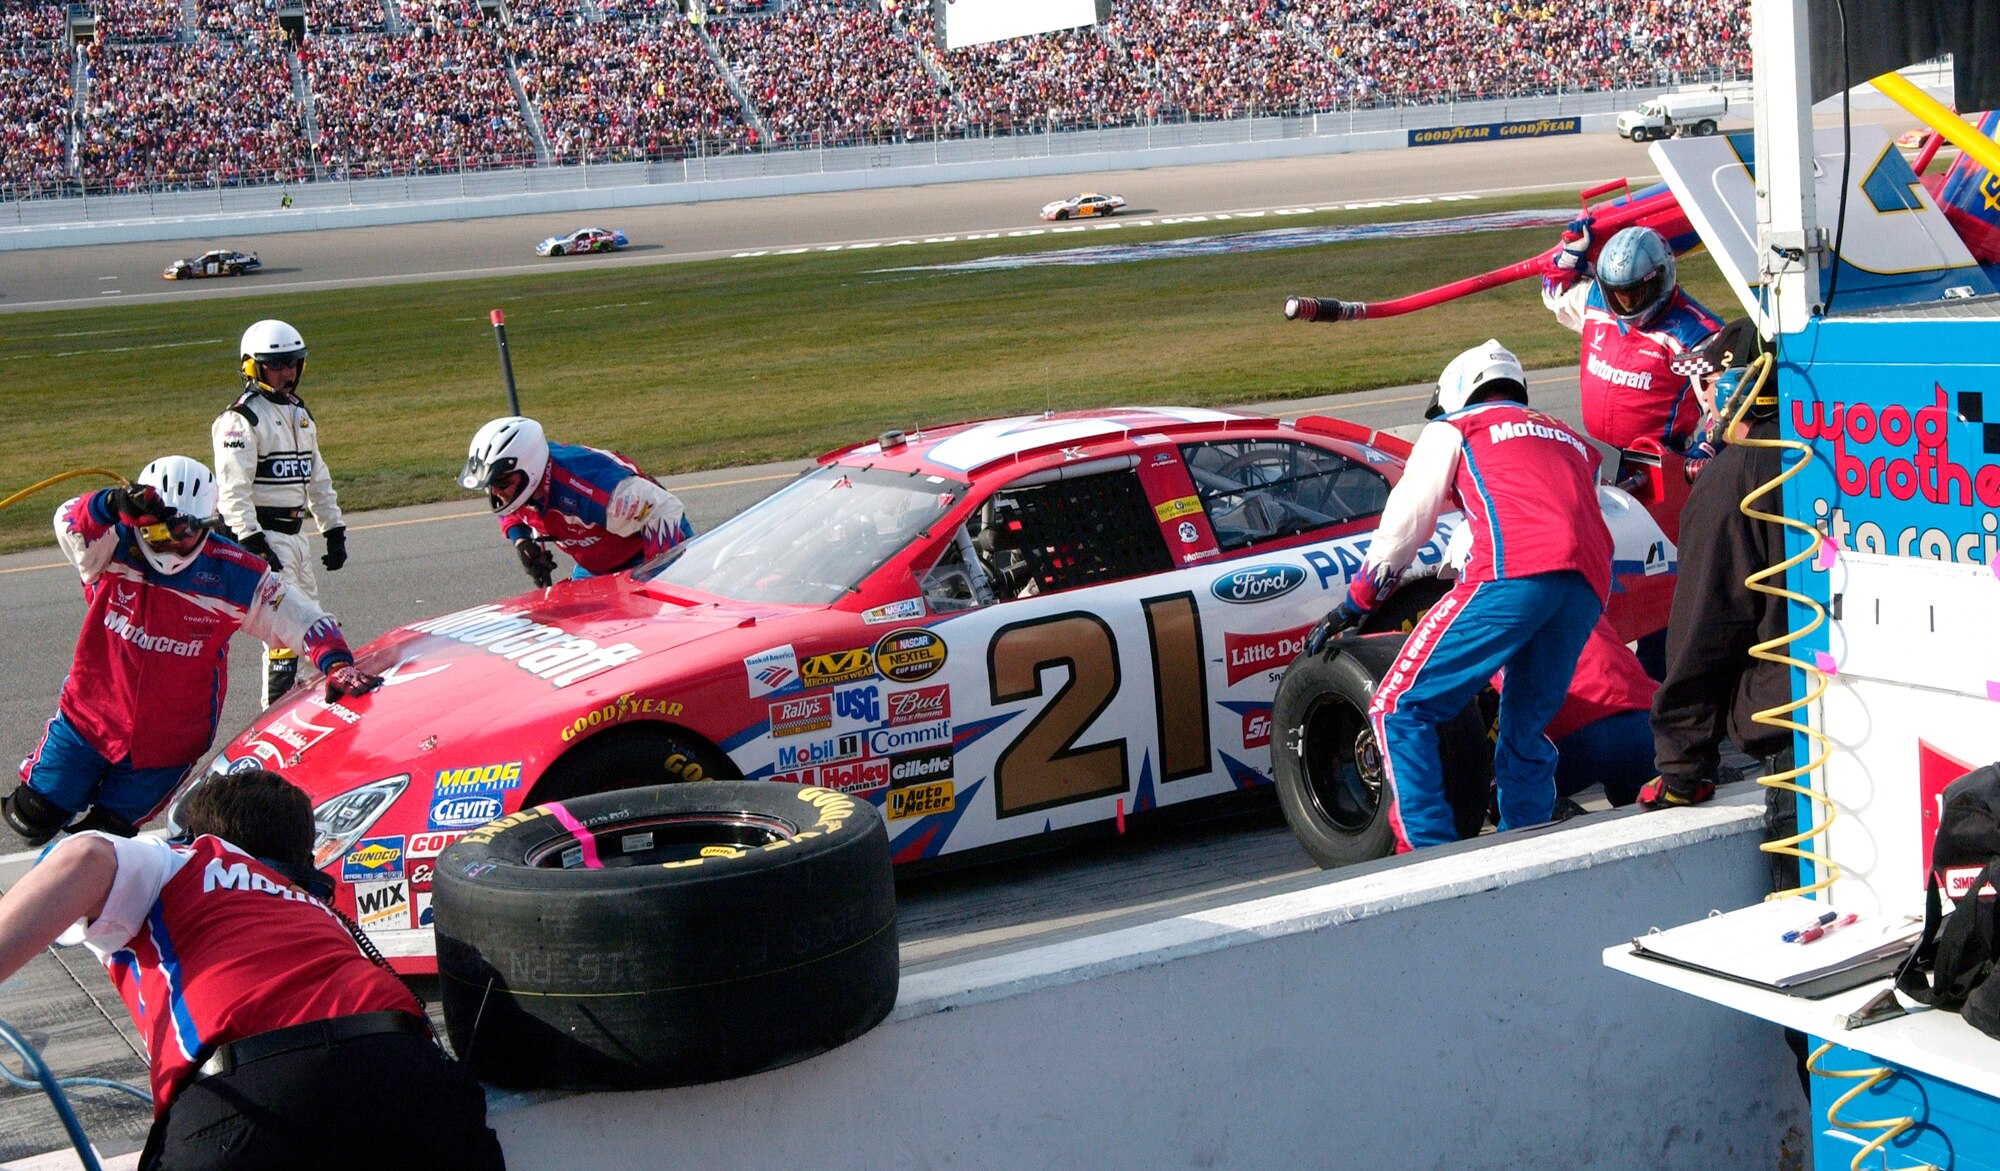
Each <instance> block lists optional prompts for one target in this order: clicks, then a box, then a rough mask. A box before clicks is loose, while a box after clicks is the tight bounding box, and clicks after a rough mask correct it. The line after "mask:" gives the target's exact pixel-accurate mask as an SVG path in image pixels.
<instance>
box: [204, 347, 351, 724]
mask: <svg viewBox="0 0 2000 1171" xmlns="http://www.w3.org/2000/svg"><path fill="white" fill-rule="evenodd" d="M240 350H241V352H242V362H243V391H242V393H241V394H239V395H238V396H237V399H236V401H235V402H233V403H231V404H230V405H229V409H228V410H226V411H223V412H222V414H220V415H218V416H216V419H215V424H214V426H213V427H211V428H210V437H211V439H212V440H213V442H214V446H215V476H216V482H217V485H218V486H219V487H220V489H221V492H222V519H223V522H224V523H225V524H227V525H228V526H229V531H230V532H231V533H233V534H235V536H236V540H237V542H238V543H240V544H241V545H242V546H243V547H244V548H245V549H248V550H250V551H251V552H252V553H255V554H257V555H258V556H259V557H262V558H263V559H264V560H265V561H267V562H269V563H270V565H271V569H272V571H273V572H275V573H277V574H278V575H279V576H280V577H282V578H284V579H285V581H286V582H287V583H288V584H289V585H291V586H292V588H293V589H294V590H295V591H297V592H298V593H300V594H302V595H303V596H304V597H305V598H306V599H308V600H310V601H315V602H316V601H317V600H318V598H319V589H318V583H317V582H316V581H315V580H314V578H313V571H312V563H311V561H310V560H309V558H310V557H311V549H310V548H309V547H308V546H307V544H306V539H305V537H304V536H302V535H301V530H302V529H304V527H305V517H306V513H307V512H311V513H312V518H313V523H314V524H315V525H317V526H318V528H319V531H320V535H321V536H322V537H324V538H325V539H326V552H325V553H324V554H323V555H322V556H321V557H320V563H321V564H322V565H324V566H325V567H326V568H327V569H328V570H329V571H332V570H337V569H339V568H340V567H341V566H343V565H345V564H347V526H346V523H345V522H344V521H342V520H341V517H340V504H339V502H338V501H337V500H336V499H335V497H334V492H333V477H332V476H331V475H330V474H329V473H328V472H327V467H326V459H325V457H323V456H321V455H320V451H319V430H318V428H317V427H315V426H314V425H313V417H312V412H311V411H309V410H307V409H306V404H305V401H304V400H303V399H301V398H299V393H298V391H299V383H300V381H301V380H303V379H304V377H305V365H306V340H305V338H303V337H301V336H300V335H299V331H298V330H296V329H293V328H292V327H291V326H289V325H287V324H285V323H284V322H282V321H259V322H257V323H256V324H254V325H252V326H251V327H250V328H249V329H246V330H244V331H243V343H242V345H241V347H240ZM298 670H299V660H298V656H297V655H295V654H293V653H292V651H291V648H289V647H287V646H284V645H283V644H282V643H270V644H268V645H267V646H266V647H265V650H264V706H266V707H269V706H270V705H271V704H272V703H274V702H276V700H277V698H278V697H279V696H281V695H283V694H284V693H285V692H287V691H289V690H291V686H292V681H293V680H294V679H296V678H297V677H298Z"/></svg>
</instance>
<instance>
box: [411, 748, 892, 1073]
mask: <svg viewBox="0 0 2000 1171" xmlns="http://www.w3.org/2000/svg"><path fill="white" fill-rule="evenodd" d="M432 911H433V914H434V916H435V921H436V924H437V951H438V977H439V981H440V991H441V995H442V999H443V1001H444V1015H445V1027H446V1030H447V1032H448V1033H449V1035H450V1037H451V1042H452V1046H453V1048H454V1049H456V1050H457V1052H458V1053H459V1055H460V1057H461V1058H462V1059H463V1060H464V1061H465V1062H466V1063H467V1064H468V1065H469V1066H470V1067H471V1069H472V1072H473V1073H474V1074H476V1075H477V1076H478V1077H480V1078H482V1079H484V1080H486V1081H490V1082H494V1083H497V1084H500V1085H506V1086H518V1087H549V1088H563V1089H599V1088H634V1087H643V1086H678V1085H690V1084H693V1083H696V1082H706V1081H716V1080H720V1079H722V1078H730V1077H738V1076H741V1075H743V1074H749V1073H756V1072H757V1071H759V1070H765V1069H772V1068H775V1067H777V1066H781V1065H788V1064H791V1063H792V1062H795V1061H800V1060H803V1059H805V1058H807V1057H811V1056H813V1055H814V1054H817V1053H822V1052H825V1051H826V1050H828V1049H831V1048H833V1047H835V1046H837V1045H840V1044H842V1043H844V1042H847V1041H850V1040H852V1039H854V1038H855V1037H858V1036H860V1035H861V1034H862V1033H864V1032H866V1031H868V1030H869V1029H870V1028H872V1027H873V1026H874V1025H876V1024H877V1023H879V1022H880V1021H881V1020H882V1018H883V1017H885V1016H887V1015H888V1013H889V1010H890V1008H891V1007H893V1006H894V1004H895V1002H896V986H897V974H898V962H897V950H896V895H895V886H894V883H893V880H892V878H891V875H890V864H889V842H888V834H887V832H886V830H885V829H884V828H883V824H882V819H881V817H880V815H879V814H877V813H876V811H875V808H874V807H873V806H872V805H870V804H868V803H867V802H865V801H857V800H855V799H853V798H852V797H848V796H846V795H844V794H840V793H835V792H832V791H830V790H827V789H816V788H811V787H805V786H800V785H787V784H779V783H775V782H770V781H708V782H702V783H699V784H679V785H657V786H653V787H650V788H643V789H626V790H623V791H620V792H613V793H601V794H596V795H593V796H587V797H576V798H572V799H569V800H565V801H560V802H556V803H553V804H549V805H541V806H536V807H534V808H530V809H524V810H522V811H521V812H519V813H516V814H513V815H511V816H508V817H505V818H502V819H500V820H499V821H496V822H493V823H491V824H489V825H486V826H482V827H481V828H479V829H476V830H473V831H472V832H470V833H468V834H466V835H465V836H464V837H462V838H460V839H458V840H457V841H456V842H453V843H452V844H451V846H450V847H449V848H447V849H446V850H445V852H444V854H443V856H441V857H440V858H439V859H438V863H437V868H436V877H435V878H434V879H433V885H432Z"/></svg>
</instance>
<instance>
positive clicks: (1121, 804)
mask: <svg viewBox="0 0 2000 1171" xmlns="http://www.w3.org/2000/svg"><path fill="white" fill-rule="evenodd" d="M1118 832H1119V833H1121V834H1122V833H1124V832H1125V798H1123V797H1120V798H1119V799H1118Z"/></svg>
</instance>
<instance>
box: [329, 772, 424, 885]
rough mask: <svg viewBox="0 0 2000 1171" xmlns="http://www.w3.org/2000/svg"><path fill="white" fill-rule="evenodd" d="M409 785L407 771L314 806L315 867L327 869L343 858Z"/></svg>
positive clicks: (348, 791) (371, 782)
mask: <svg viewBox="0 0 2000 1171" xmlns="http://www.w3.org/2000/svg"><path fill="white" fill-rule="evenodd" d="M409 785H410V774H408V773H403V774H401V775H400V776H393V777H385V778H383V779H382V780H379V781H370V782H369V783H367V784H365V785H362V786H360V787H358V788H354V789H349V790H347V791H346V792H345V793H341V794H338V795H336V796H333V797H329V798H327V799H326V800H325V801H322V802H320V803H319V805H318V806H316V807H315V808H314V809H313V867H314V868H315V869H319V870H324V869H325V868H326V867H328V866H330V865H332V864H333V863H334V862H337V861H339V860H340V858H341V856H342V855H344V854H346V853H347V851H348V848H349V847H350V846H352V845H354V843H355V842H356V841H358V840H360V838H361V835H362V834H365V833H367V832H368V829H369V827H370V826H372V825H374V824H375V822H376V820H377V819H378V818H380V817H381V816H382V815H383V814H384V813H387V812H388V811H389V806H391V805H394V804H395V803H396V798H398V797H401V796H402V795H403V790H404V789H406V788H408V787H409Z"/></svg>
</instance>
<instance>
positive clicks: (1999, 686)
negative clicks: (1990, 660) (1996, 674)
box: [1986, 679, 2000, 703]
mask: <svg viewBox="0 0 2000 1171" xmlns="http://www.w3.org/2000/svg"><path fill="white" fill-rule="evenodd" d="M1986 698H1988V699H1990V700H1992V701H1993V702H1994V703H2000V683H1996V682H1994V681H1993V680H1991V679H1988V680H1987V681H1986Z"/></svg>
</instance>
